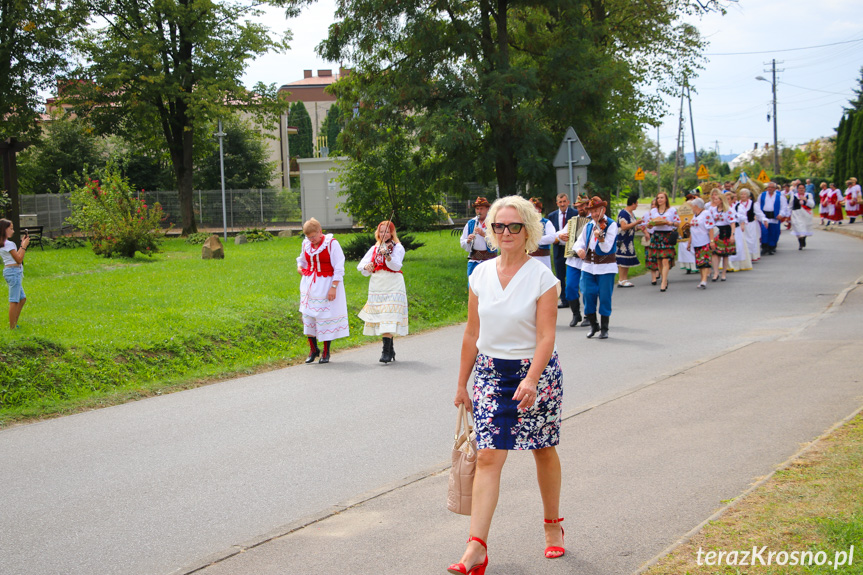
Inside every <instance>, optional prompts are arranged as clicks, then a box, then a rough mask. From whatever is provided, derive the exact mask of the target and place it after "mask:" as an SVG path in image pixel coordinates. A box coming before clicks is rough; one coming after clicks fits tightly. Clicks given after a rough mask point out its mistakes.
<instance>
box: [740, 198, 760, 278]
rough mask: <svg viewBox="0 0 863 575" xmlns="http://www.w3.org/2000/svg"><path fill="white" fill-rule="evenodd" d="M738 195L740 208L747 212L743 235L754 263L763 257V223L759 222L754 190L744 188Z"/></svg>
mask: <svg viewBox="0 0 863 575" xmlns="http://www.w3.org/2000/svg"><path fill="white" fill-rule="evenodd" d="M738 197H739V198H740V205H739V209H740V210H742V211H744V212H746V228H745V229H744V230H743V235H744V236H745V237H746V247H747V249H748V250H749V257H750V258H752V262H753V263H754V262H757V261H758V260H760V259H761V225H760V224H759V223H758V219H757V213H756V211H755V201H754V200H753V199H752V192H750V191H749V190H748V189H747V188H742V189H741V190H740V192H739V193H738Z"/></svg>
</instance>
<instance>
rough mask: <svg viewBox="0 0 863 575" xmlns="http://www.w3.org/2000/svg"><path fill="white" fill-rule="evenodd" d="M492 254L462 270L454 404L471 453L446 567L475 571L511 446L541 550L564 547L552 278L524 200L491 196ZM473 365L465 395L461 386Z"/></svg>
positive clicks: (553, 553) (482, 566)
mask: <svg viewBox="0 0 863 575" xmlns="http://www.w3.org/2000/svg"><path fill="white" fill-rule="evenodd" d="M487 219H488V221H489V222H490V226H489V229H490V230H491V233H490V234H489V236H488V238H489V240H490V242H491V243H492V245H493V246H494V247H496V248H498V249H499V253H500V255H499V256H498V257H497V258H496V259H494V260H490V261H485V262H482V263H481V264H479V265H478V266H477V267H476V269H475V270H474V273H473V274H472V275H471V276H470V290H469V300H468V321H467V326H466V327H465V331H464V338H463V340H462V348H461V363H460V367H459V372H458V385H457V386H456V395H455V400H454V404H455V405H456V407H458V406H459V405H462V404H464V405H466V406H467V407H468V409H471V410H472V411H473V413H474V421H475V422H476V432H477V433H476V435H477V444H478V447H479V454H478V457H477V464H476V475H475V477H474V483H473V496H472V504H471V518H470V532H469V538H468V543H467V548H466V549H465V552H464V554H463V555H462V557H461V560H460V561H459V562H458V563H454V564H453V565H450V566H449V568H448V569H447V571H448V572H449V573H455V574H459V573H460V574H461V575H465V574H468V573H470V574H472V575H483V574H484V573H485V570H486V567H487V566H488V563H489V559H488V552H487V551H488V547H487V544H486V539H487V538H488V533H489V528H490V526H491V520H492V516H493V515H494V510H495V507H496V506H497V501H498V495H499V492H500V475H501V470H502V469H503V465H504V462H506V457H507V453H508V452H509V450H511V449H518V450H531V451H532V452H533V456H534V461H535V462H536V469H537V479H538V481H539V492H540V496H541V498H542V506H543V515H544V516H545V525H544V527H545V541H546V549H545V557H547V558H549V559H554V558H557V557H561V556H562V555H563V554H564V548H563V527H562V525H560V523H561V521H563V519H562V518H561V517H560V510H559V506H560V485H561V473H560V460H559V459H558V455H557V450H556V449H555V446H556V445H557V444H558V443H559V441H560V410H561V400H562V398H563V386H562V373H561V369H560V363H559V362H558V357H557V351H556V350H555V345H554V336H555V324H556V322H557V297H558V293H559V285H560V282H559V280H558V279H557V278H556V277H555V276H554V274H553V273H551V271H550V270H549V269H548V268H547V267H546V266H545V265H543V264H542V263H541V262H539V261H538V260H537V259H536V258H532V257H530V255H529V254H530V253H531V252H533V251H535V250H536V249H537V247H538V246H539V240H540V238H542V236H543V233H544V230H543V226H542V224H541V222H540V216H539V214H538V213H537V212H536V210H535V209H534V207H533V206H532V205H531V203H530V202H528V201H527V200H525V199H524V198H520V197H518V196H507V197H504V198H500V199H499V200H497V201H495V202H494V204H492V206H491V209H490V210H489V213H488V218H487ZM472 371H473V372H474V384H473V399H472V400H471V397H470V395H469V394H468V391H467V383H468V380H469V379H470V375H471V372H472Z"/></svg>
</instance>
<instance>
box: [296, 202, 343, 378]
mask: <svg viewBox="0 0 863 575" xmlns="http://www.w3.org/2000/svg"><path fill="white" fill-rule="evenodd" d="M303 234H305V236H306V239H304V240H303V246H302V249H301V251H300V255H299V257H297V273H299V274H301V275H302V276H303V278H302V279H301V280H300V313H302V314H303V333H304V334H305V335H306V337H307V338H308V339H309V356H308V357H307V358H306V363H312V362H313V361H315V358H316V357H318V356H320V357H321V358H320V360H318V363H329V362H330V344H331V342H332V341H333V340H335V339H339V338H341V337H348V335H350V331H349V327H348V300H347V298H346V297H345V286H344V283H343V282H342V280H343V279H344V277H345V254H344V252H342V247H341V246H340V245H339V242H337V241H336V240H335V238H333V235H332V234H324V232H323V230H322V229H321V224H320V222H318V220H316V219H315V218H311V219H309V220H308V221H307V222H306V223H304V224H303ZM318 340H320V341H322V342H324V351H323V354H321V350H320V348H319V347H318Z"/></svg>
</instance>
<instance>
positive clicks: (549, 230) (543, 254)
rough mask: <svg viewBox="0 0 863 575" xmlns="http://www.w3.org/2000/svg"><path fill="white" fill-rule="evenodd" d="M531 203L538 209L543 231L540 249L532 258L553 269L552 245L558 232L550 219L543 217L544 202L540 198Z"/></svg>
mask: <svg viewBox="0 0 863 575" xmlns="http://www.w3.org/2000/svg"><path fill="white" fill-rule="evenodd" d="M530 203H531V204H533V207H534V208H536V211H537V213H538V214H539V217H540V223H542V229H543V234H542V237H541V238H539V247H538V248H537V249H536V251H535V252H532V253H531V254H530V257H532V258H536V259H538V260H539V261H541V262H542V263H544V264H545V265H546V266H547V267H548V269H551V245H552V244H553V243H554V240H556V239H557V231H556V230H555V229H554V225H553V224H552V223H551V221H550V220H549V219H548V218H544V217H542V200H540V199H539V198H531V199H530Z"/></svg>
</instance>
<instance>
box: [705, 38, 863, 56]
mask: <svg viewBox="0 0 863 575" xmlns="http://www.w3.org/2000/svg"><path fill="white" fill-rule="evenodd" d="M855 42H863V38H858V39H857V40H845V41H843V42H833V43H831V44H819V45H817V46H804V47H802V48H784V49H782V50H761V51H758V52H722V53H705V54H704V55H705V56H749V55H752V54H775V53H776V52H794V51H796V50H812V49H814V48H827V47H828V46H838V45H839V44H851V43H855Z"/></svg>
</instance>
